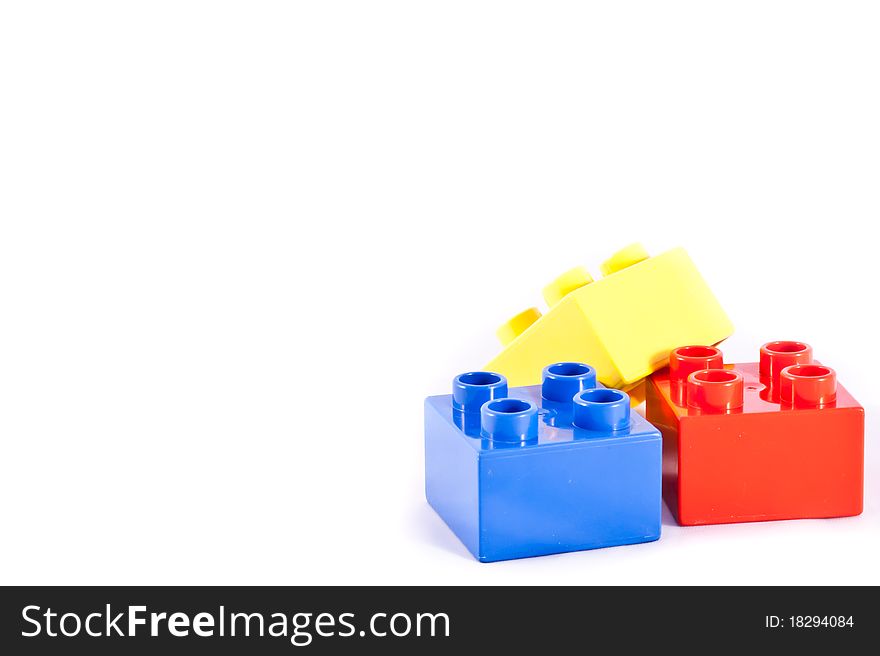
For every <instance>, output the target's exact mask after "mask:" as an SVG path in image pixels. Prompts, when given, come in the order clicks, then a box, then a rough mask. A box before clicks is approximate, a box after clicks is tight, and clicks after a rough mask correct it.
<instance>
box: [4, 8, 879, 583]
mask: <svg viewBox="0 0 880 656" xmlns="http://www.w3.org/2000/svg"><path fill="white" fill-rule="evenodd" d="M601 4H603V5H604V6H602V7H597V6H586V5H585V3H581V2H573V3H554V2H540V3H538V2H535V3H521V2H477V1H475V0H467V1H463V2H452V1H446V2H431V3H424V2H406V1H401V2H371V3H366V2H313V3H289V2H275V3H273V2H260V3H254V2H235V3H233V2H155V1H154V2H139V3H118V2H81V3H69V2H57V3H52V2H30V3H16V5H17V6H8V5H4V8H3V9H2V10H0V221H2V224H0V442H2V457H0V530H2V540H0V582H2V583H32V584H35V583H41V584H48V583H95V584H98V583H117V584H123V583H124V584H137V583H140V584H153V583H180V584H197V583H203V584H208V583H210V584H215V583H216V584H220V583H230V584H243V583H250V584H305V583H312V584H332V583H389V584H390V583H403V584H423V583H444V584H445V583H469V584H471V583H472V584H478V583H503V584H507V583H510V584H513V583H654V582H657V583H659V582H668V583H706V584H708V583H880V567H878V565H877V553H878V551H880V521H878V520H880V499H878V497H880V445H878V420H877V417H878V412H880V408H878V400H877V392H876V390H877V384H876V381H877V378H878V375H880V374H878V356H877V353H878V346H877V344H878V336H877V326H878V323H880V321H878V319H880V317H878V309H877V308H878V304H877V279H878V276H877V239H876V234H877V233H876V225H877V221H878V219H880V193H878V180H880V157H878V153H880V120H878V117H880V85H878V73H880V39H878V38H877V35H878V33H880V8H878V7H877V5H876V3H871V2H847V3H839V2H772V1H768V0H760V1H758V2H737V3H724V4H723V6H722V5H721V4H720V3H705V2H697V1H695V2H663V3H657V2H625V1H620V2H612V3H601ZM636 240H639V241H642V242H643V243H644V245H645V246H646V247H647V248H648V249H649V250H650V251H651V252H653V253H658V252H660V251H662V250H664V249H666V248H669V247H672V246H676V245H682V246H685V247H686V248H687V249H688V251H689V252H690V254H691V256H692V257H693V258H694V260H695V261H696V262H697V264H698V266H699V267H700V269H701V270H702V272H703V274H704V276H705V277H706V279H707V280H708V281H709V284H710V285H711V287H712V288H713V289H714V291H715V293H716V295H717V296H718V297H719V299H720V300H721V302H722V304H723V306H724V307H725V309H726V310H727V311H728V313H729V314H730V316H731V318H732V319H733V321H734V323H735V325H736V328H737V332H736V334H735V335H734V336H733V337H732V338H731V339H730V340H729V341H728V342H727V343H726V344H725V345H724V350H725V353H726V355H727V356H728V359H730V360H732V361H737V360H738V361H743V360H745V361H752V360H755V359H756V356H757V349H758V347H759V345H760V344H761V343H762V342H765V341H769V340H771V339H800V340H805V341H807V342H809V343H811V344H812V345H813V347H814V349H815V352H816V355H817V357H818V358H819V359H821V360H822V361H823V362H825V363H827V364H829V365H831V366H833V367H834V368H836V370H837V372H838V375H839V379H840V380H841V381H842V382H843V384H844V385H846V386H847V387H848V389H849V390H850V391H851V392H852V393H853V394H854V395H855V396H856V398H858V399H859V400H860V401H861V402H862V403H863V404H864V405H865V406H866V408H867V420H868V424H867V426H868V430H867V436H866V437H867V446H866V454H865V455H866V485H865V513H864V514H863V515H862V516H860V517H857V518H849V519H840V520H823V521H796V522H771V523H763V524H748V525H731V526H713V527H704V528H679V527H676V526H675V525H674V524H673V523H672V522H671V519H670V517H669V514H668V512H667V513H666V514H665V520H664V527H663V537H662V538H661V540H660V541H659V542H655V543H652V544H646V545H640V546H632V547H621V548H615V549H605V550H598V551H592V552H581V553H575V554H567V555H561V556H552V557H544V558H536V559H527V560H521V561H515V562H506V563H496V564H491V565H484V564H479V563H477V562H476V561H474V560H473V559H472V558H471V557H470V555H469V554H468V553H467V552H466V551H465V549H464V548H463V547H462V546H461V545H460V544H459V543H458V541H457V540H456V539H455V538H454V536H453V535H452V534H451V532H450V531H449V530H448V529H447V528H446V527H445V525H444V524H443V523H442V522H441V520H440V519H439V518H438V517H437V516H436V515H435V514H434V513H433V512H432V511H431V510H430V508H429V507H428V505H427V504H426V502H425V500H424V495H423V489H422V486H423V473H422V466H423V463H422V455H423V454H422V400H423V398H424V397H425V396H427V395H429V394H440V393H447V391H448V389H449V384H450V380H451V378H452V377H453V376H454V375H455V374H456V373H459V372H461V371H464V370H469V369H474V368H479V367H481V366H483V365H484V364H485V362H486V361H488V360H489V359H490V357H492V356H493V355H494V354H495V353H496V351H497V350H498V348H499V347H498V344H497V343H496V341H495V337H494V331H495V328H496V327H497V325H499V324H500V323H501V322H503V321H504V320H506V319H507V318H508V317H509V316H512V315H513V314H514V313H516V312H518V311H519V310H521V309H524V308H526V307H528V306H530V305H535V304H538V303H539V302H540V292H541V288H542V287H543V286H544V284H546V283H547V282H548V281H550V280H551V279H553V278H554V277H555V276H556V275H558V274H559V273H561V272H562V271H564V270H566V269H568V268H570V267H572V266H575V265H578V264H585V265H587V266H588V268H590V269H591V270H592V271H593V272H594V274H595V273H598V264H599V263H600V262H601V261H602V260H604V259H605V258H606V257H608V256H609V255H610V254H611V253H612V252H613V251H615V250H616V249H618V248H619V247H621V246H624V245H626V244H628V243H629V242H632V241H636Z"/></svg>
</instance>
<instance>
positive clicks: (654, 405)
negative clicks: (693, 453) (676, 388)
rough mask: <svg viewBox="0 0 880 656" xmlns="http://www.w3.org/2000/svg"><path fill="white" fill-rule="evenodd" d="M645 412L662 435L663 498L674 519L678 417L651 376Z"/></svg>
mask: <svg viewBox="0 0 880 656" xmlns="http://www.w3.org/2000/svg"><path fill="white" fill-rule="evenodd" d="M645 414H646V416H647V418H648V421H650V422H651V423H652V424H653V425H654V426H656V427H657V430H659V431H660V434H661V435H662V437H663V500H664V501H665V502H666V505H667V506H668V507H669V510H670V511H671V512H672V514H673V516H674V517H675V519H676V521H678V522H679V523H682V522H681V519H680V511H679V491H678V485H679V476H678V417H677V416H676V415H675V413H674V412H673V411H672V409H671V408H670V406H669V404H668V403H667V401H666V399H665V398H664V397H663V395H662V394H661V392H660V390H659V389H658V387H657V384H656V383H655V381H654V379H653V377H651V378H649V379H648V382H647V385H646V399H645Z"/></svg>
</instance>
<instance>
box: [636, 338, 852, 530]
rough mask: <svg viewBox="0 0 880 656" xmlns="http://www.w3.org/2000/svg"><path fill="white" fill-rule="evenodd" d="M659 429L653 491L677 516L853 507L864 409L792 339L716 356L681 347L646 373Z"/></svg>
mask: <svg viewBox="0 0 880 656" xmlns="http://www.w3.org/2000/svg"><path fill="white" fill-rule="evenodd" d="M647 394H648V399H647V400H648V403H647V416H648V419H649V420H650V421H651V422H653V423H654V424H655V425H656V426H657V427H658V428H660V430H661V432H662V433H663V496H664V498H665V499H666V503H667V504H668V505H669V507H670V509H671V510H672V512H673V514H674V515H675V516H676V519H677V520H678V523H679V524H683V525H694V524H720V523H729V522H752V521H764V520H773V519H801V518H809V517H816V518H818V517H843V516H848V515H858V514H860V513H861V512H862V496H863V479H864V410H863V409H862V407H861V406H860V405H859V404H858V403H857V402H856V400H855V399H854V398H853V397H852V396H850V394H849V393H847V391H846V390H845V389H844V388H843V386H842V385H839V384H838V383H837V380H836V375H835V373H834V371H833V370H832V369H831V368H829V367H826V366H824V365H822V364H820V363H818V362H815V361H814V360H813V351H812V349H811V348H810V347H809V346H808V345H807V344H804V343H802V342H770V343H768V344H765V345H764V346H762V347H761V353H760V362H757V363H750V364H734V365H724V364H723V362H722V354H721V351H719V350H718V349H717V348H712V347H707V346H687V347H682V348H678V349H675V350H674V351H672V353H671V354H670V356H669V368H668V369H664V370H663V371H660V372H658V373H656V374H654V375H653V376H651V378H650V379H649V381H648V389H647Z"/></svg>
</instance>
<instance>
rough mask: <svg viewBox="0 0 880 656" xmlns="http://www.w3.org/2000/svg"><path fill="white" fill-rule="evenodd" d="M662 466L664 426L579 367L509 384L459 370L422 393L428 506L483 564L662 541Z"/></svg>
mask: <svg viewBox="0 0 880 656" xmlns="http://www.w3.org/2000/svg"><path fill="white" fill-rule="evenodd" d="M661 467H662V450H661V438H660V433H659V431H658V430H657V429H656V428H654V427H653V426H651V425H650V424H649V423H648V422H647V420H645V419H644V418H643V417H641V416H639V415H637V414H635V413H631V412H630V400H629V398H628V396H627V394H626V393H625V392H621V391H618V390H613V389H607V388H605V387H602V386H600V385H598V384H597V382H596V372H595V370H594V369H593V368H592V367H590V366H587V365H584V364H579V363H573V362H564V363H557V364H553V365H550V366H548V367H546V368H545V369H544V374H543V382H542V384H541V385H536V386H532V387H519V388H511V389H508V383H507V380H506V379H505V377H504V376H502V375H500V374H497V373H492V372H485V371H475V372H470V373H466V374H461V375H460V376H457V377H456V378H455V380H454V381H453V393H452V394H451V395H445V396H431V397H428V398H427V399H426V400H425V491H426V496H427V499H428V502H429V503H430V504H431V506H432V507H433V508H434V510H436V511H437V513H438V514H439V515H440V517H442V518H443V520H444V521H445V522H446V524H447V525H448V526H449V528H451V529H452V531H453V532H454V533H455V534H456V535H457V536H458V538H459V539H460V540H461V541H462V542H463V543H464V545H465V546H466V547H467V548H468V550H470V552H471V553H472V554H473V555H474V556H475V557H476V558H477V559H479V560H481V561H496V560H506V559H510V558H523V557H527V556H541V555H545V554H552V553H560V552H565V551H577V550H581V549H594V548H597V547H609V546H614V545H622V544H632V543H637V542H648V541H651V540H656V539H657V538H659V537H660V511H661V497H660V490H661Z"/></svg>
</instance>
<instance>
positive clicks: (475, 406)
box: [425, 363, 660, 456]
mask: <svg viewBox="0 0 880 656" xmlns="http://www.w3.org/2000/svg"><path fill="white" fill-rule="evenodd" d="M575 366H577V367H581V369H580V370H574V369H572V367H575ZM554 368H555V371H557V372H563V373H564V374H566V375H567V376H566V375H563V376H554V375H553V374H554ZM591 371H592V368H590V367H588V366H587V365H578V364H576V363H558V364H556V365H550V366H549V367H547V368H546V369H545V376H544V383H543V385H534V386H530V387H515V388H512V389H509V390H508V388H507V384H506V380H504V378H503V376H499V375H498V374H493V373H491V372H471V373H468V374H462V375H461V376H457V377H456V379H455V381H454V384H453V389H454V394H445V395H442V396H431V397H428V398H427V399H426V401H425V403H426V405H427V406H429V407H432V408H433V409H434V410H435V411H436V413H437V414H438V415H440V416H441V417H443V418H445V419H446V420H447V421H448V422H449V425H450V428H451V429H453V430H455V431H456V432H458V433H459V434H460V435H461V438H462V439H463V440H465V441H466V442H467V443H468V444H469V445H470V446H471V447H472V448H473V449H474V450H475V451H477V452H478V453H480V454H481V456H496V455H497V456H511V455H514V454H515V453H518V452H522V453H526V452H532V451H534V450H535V449H550V448H571V447H589V446H599V445H610V444H614V443H619V442H624V441H630V442H632V441H643V440H645V439H657V440H659V439H660V434H659V431H658V430H657V429H656V428H654V426H653V425H652V424H650V423H649V422H648V421H647V420H646V419H644V418H643V417H641V416H640V415H638V414H636V413H631V412H630V407H629V397H628V396H627V395H626V394H625V393H624V392H620V391H618V390H612V389H606V388H605V387H603V386H602V385H601V384H599V383H597V382H596V381H595V378H594V377H591V376H590V375H589V374H590V372H591ZM575 374H583V375H578V376H575ZM573 377H576V378H578V380H577V381H572V380H571V378H573ZM469 383H474V384H473V385H470V384H469ZM572 385H574V387H572ZM572 392H574V393H572ZM548 397H552V398H548ZM566 398H568V399H569V400H567V401H566V400H562V399H566ZM557 399H559V400H557ZM472 400H473V401H474V402H473V403H470V401H472Z"/></svg>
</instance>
